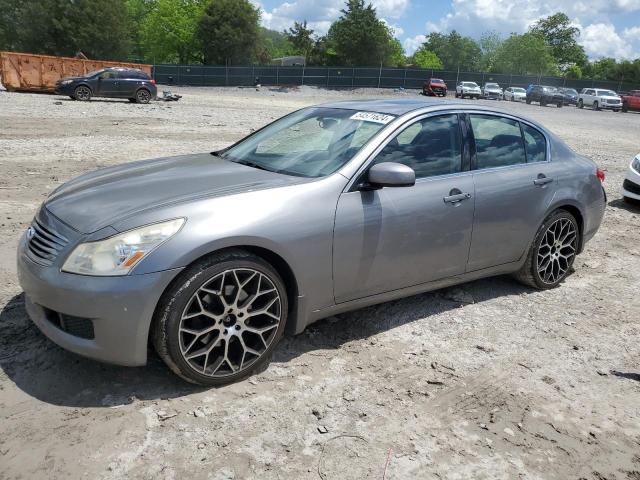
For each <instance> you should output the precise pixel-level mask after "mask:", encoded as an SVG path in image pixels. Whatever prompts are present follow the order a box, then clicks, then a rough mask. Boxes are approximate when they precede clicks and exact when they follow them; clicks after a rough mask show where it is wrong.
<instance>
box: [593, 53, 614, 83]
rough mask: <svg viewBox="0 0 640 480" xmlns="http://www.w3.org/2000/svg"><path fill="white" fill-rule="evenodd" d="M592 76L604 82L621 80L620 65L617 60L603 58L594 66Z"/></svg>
mask: <svg viewBox="0 0 640 480" xmlns="http://www.w3.org/2000/svg"><path fill="white" fill-rule="evenodd" d="M591 73H592V76H593V77H594V78H600V79H602V80H619V78H620V76H619V74H618V63H617V62H616V59H615V58H606V57H605V58H601V59H600V60H597V61H595V62H593V64H592V72H591Z"/></svg>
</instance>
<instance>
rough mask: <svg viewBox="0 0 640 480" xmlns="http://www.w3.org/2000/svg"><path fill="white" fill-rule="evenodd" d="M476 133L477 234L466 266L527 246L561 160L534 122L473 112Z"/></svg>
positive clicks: (483, 264)
mask: <svg viewBox="0 0 640 480" xmlns="http://www.w3.org/2000/svg"><path fill="white" fill-rule="evenodd" d="M469 122H470V125H471V131H472V135H473V138H474V145H475V152H474V154H473V156H472V169H473V179H474V184H475V213H474V219H473V239H472V242H471V248H470V252H469V263H468V267H467V271H469V272H471V271H476V270H481V269H483V268H488V267H493V266H497V265H502V264H505V263H510V262H515V261H517V260H518V259H520V258H521V257H522V255H523V254H525V252H526V251H527V249H528V247H529V245H530V243H531V242H532V240H533V236H534V234H535V232H536V231H537V229H538V227H539V225H540V224H541V222H542V221H543V219H544V216H545V213H546V211H547V209H548V208H549V205H550V203H551V201H552V199H553V196H554V194H555V192H556V190H557V185H558V181H559V176H560V175H561V171H560V168H561V167H560V166H558V164H554V163H553V162H550V161H549V149H548V143H547V142H548V140H547V139H546V136H545V135H544V134H543V133H542V132H541V131H540V130H538V129H536V128H535V127H534V126H533V125H530V124H528V123H525V122H520V121H518V120H517V119H514V118H510V117H508V116H502V115H500V114H484V113H483V114H478V113H470V114H469Z"/></svg>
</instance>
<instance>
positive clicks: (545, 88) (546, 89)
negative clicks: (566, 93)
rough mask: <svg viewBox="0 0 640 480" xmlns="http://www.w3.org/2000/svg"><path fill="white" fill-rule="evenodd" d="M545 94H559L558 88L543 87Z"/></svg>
mask: <svg viewBox="0 0 640 480" xmlns="http://www.w3.org/2000/svg"><path fill="white" fill-rule="evenodd" d="M542 89H543V90H544V91H545V92H557V89H556V87H542Z"/></svg>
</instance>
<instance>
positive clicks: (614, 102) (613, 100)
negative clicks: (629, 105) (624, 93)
mask: <svg viewBox="0 0 640 480" xmlns="http://www.w3.org/2000/svg"><path fill="white" fill-rule="evenodd" d="M607 103H611V104H613V105H616V104H619V103H620V100H616V99H615V98H614V99H607Z"/></svg>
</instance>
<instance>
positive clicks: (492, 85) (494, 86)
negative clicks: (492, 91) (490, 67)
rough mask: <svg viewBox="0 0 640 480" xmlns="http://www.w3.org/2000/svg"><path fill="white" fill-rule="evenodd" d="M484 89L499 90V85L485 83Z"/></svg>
mask: <svg viewBox="0 0 640 480" xmlns="http://www.w3.org/2000/svg"><path fill="white" fill-rule="evenodd" d="M485 88H500V85H498V84H497V83H487V84H485Z"/></svg>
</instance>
